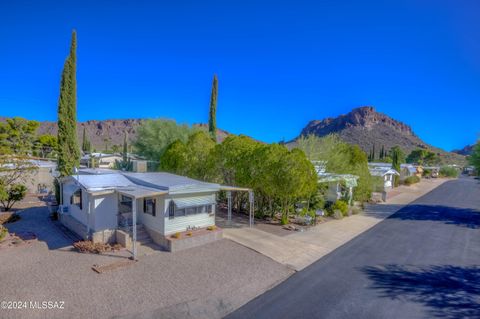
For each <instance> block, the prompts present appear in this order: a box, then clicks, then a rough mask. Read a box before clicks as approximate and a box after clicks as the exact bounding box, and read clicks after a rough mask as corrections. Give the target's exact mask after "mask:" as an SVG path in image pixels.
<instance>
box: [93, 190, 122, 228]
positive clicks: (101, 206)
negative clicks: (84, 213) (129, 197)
mask: <svg viewBox="0 0 480 319" xmlns="http://www.w3.org/2000/svg"><path fill="white" fill-rule="evenodd" d="M91 199H92V200H93V201H94V203H95V205H94V209H93V211H92V215H93V216H92V217H93V218H91V219H90V221H91V222H92V220H93V225H94V227H93V228H94V230H95V231H99V230H104V229H115V228H117V224H118V220H117V213H118V197H117V194H116V193H112V194H105V195H100V196H91Z"/></svg>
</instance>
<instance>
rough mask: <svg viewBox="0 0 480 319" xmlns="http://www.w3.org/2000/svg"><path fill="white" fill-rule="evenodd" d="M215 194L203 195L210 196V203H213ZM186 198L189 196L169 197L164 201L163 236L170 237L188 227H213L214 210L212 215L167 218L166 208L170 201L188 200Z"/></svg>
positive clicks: (196, 194)
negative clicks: (177, 199) (176, 199)
mask: <svg viewBox="0 0 480 319" xmlns="http://www.w3.org/2000/svg"><path fill="white" fill-rule="evenodd" d="M215 194H216V193H207V194H203V195H205V196H211V197H212V201H215ZM199 195H200V194H198V193H195V194H191V196H199ZM203 195H202V196H203ZM188 197H189V194H182V195H175V196H169V197H168V198H167V199H166V200H165V206H164V216H165V219H164V220H165V233H164V235H170V234H173V233H176V232H182V231H186V230H187V227H188V226H195V227H200V228H204V227H208V226H212V225H215V210H213V211H212V212H213V213H212V214H209V213H204V214H195V215H187V216H179V217H174V218H172V219H170V218H169V217H168V206H169V204H170V201H171V200H172V199H175V198H188ZM210 215H211V216H210Z"/></svg>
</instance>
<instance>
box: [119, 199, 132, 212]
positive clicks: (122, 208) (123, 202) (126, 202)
mask: <svg viewBox="0 0 480 319" xmlns="http://www.w3.org/2000/svg"><path fill="white" fill-rule="evenodd" d="M132 207H133V200H132V198H131V197H128V196H125V195H120V205H119V207H118V210H119V213H120V214H124V213H131V212H132Z"/></svg>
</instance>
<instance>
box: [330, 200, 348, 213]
mask: <svg viewBox="0 0 480 319" xmlns="http://www.w3.org/2000/svg"><path fill="white" fill-rule="evenodd" d="M332 209H333V211H334V212H335V211H336V210H339V211H340V212H341V213H342V215H343V216H346V215H347V213H348V204H347V202H345V201H343V200H337V201H336V202H335V204H333V205H332Z"/></svg>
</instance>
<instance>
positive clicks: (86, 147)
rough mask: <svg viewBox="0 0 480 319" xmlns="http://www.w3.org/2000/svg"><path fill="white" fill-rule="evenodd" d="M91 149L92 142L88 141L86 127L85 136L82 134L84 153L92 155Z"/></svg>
mask: <svg viewBox="0 0 480 319" xmlns="http://www.w3.org/2000/svg"><path fill="white" fill-rule="evenodd" d="M91 149H92V145H91V143H90V140H89V139H88V136H87V133H86V129H85V127H84V128H83V134H82V151H83V152H84V153H90V151H91Z"/></svg>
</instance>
